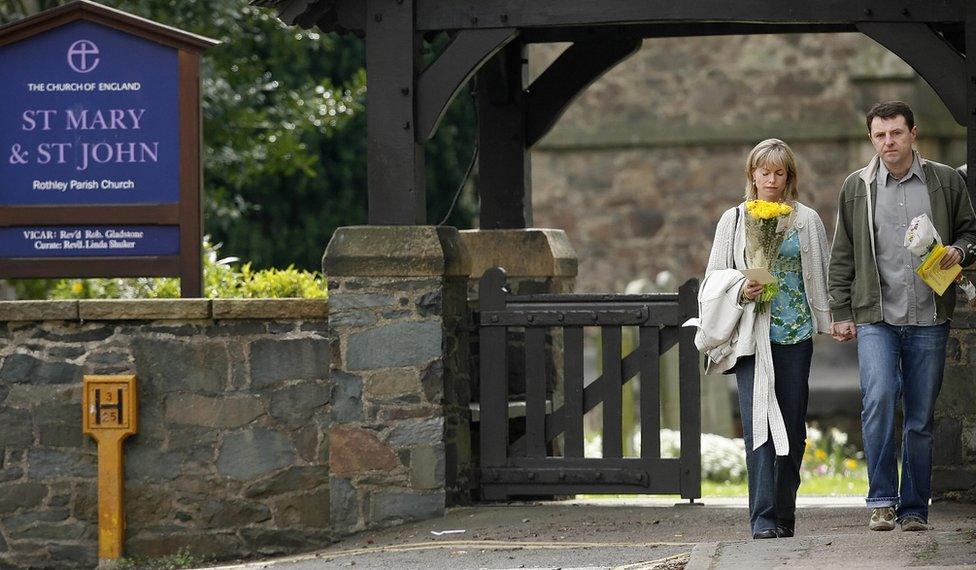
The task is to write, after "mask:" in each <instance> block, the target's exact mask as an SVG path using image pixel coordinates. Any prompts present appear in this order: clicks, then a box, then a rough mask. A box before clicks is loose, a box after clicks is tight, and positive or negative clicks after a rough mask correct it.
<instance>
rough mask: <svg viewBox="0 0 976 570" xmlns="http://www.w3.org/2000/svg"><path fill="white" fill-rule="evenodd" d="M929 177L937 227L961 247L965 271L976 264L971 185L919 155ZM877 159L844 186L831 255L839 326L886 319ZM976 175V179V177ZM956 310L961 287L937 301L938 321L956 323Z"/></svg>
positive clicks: (830, 278) (830, 277)
mask: <svg viewBox="0 0 976 570" xmlns="http://www.w3.org/2000/svg"><path fill="white" fill-rule="evenodd" d="M915 156H917V157H918V158H919V160H920V162H921V164H922V170H923V172H925V184H926V186H927V187H928V190H929V202H930V204H931V207H932V223H933V224H934V225H935V229H936V230H938V232H939V235H940V236H941V237H942V241H943V243H944V244H945V245H954V246H957V247H959V248H960V249H961V250H962V251H963V253H964V255H963V260H962V265H963V267H965V266H967V265H969V264H971V263H973V261H976V214H974V213H973V206H972V204H971V203H970V201H969V192H968V191H967V190H966V182H965V181H964V180H963V179H962V177H961V176H960V175H959V173H958V172H956V171H955V170H954V169H953V168H952V167H949V166H946V165H944V164H939V163H938V162H932V161H930V160H925V159H923V158H922V157H921V156H919V155H918V154H917V153H916V155H915ZM879 163H880V158H879V157H878V156H877V155H876V156H875V157H874V158H873V159H872V160H871V162H870V164H868V165H867V166H865V167H864V168H862V169H860V170H858V171H857V172H854V173H853V174H851V175H850V176H848V177H847V180H845V181H844V186H843V188H842V189H841V191H840V202H839V204H838V205H837V227H836V229H835V230H834V243H833V246H832V247H831V251H830V268H829V271H828V288H829V290H830V312H831V315H832V317H833V320H834V322H835V323H839V322H844V321H851V320H853V321H854V322H856V323H858V324H867V323H876V322H879V321H881V320H883V317H882V313H881V278H880V277H879V275H878V265H877V261H876V259H875V251H874V200H875V199H876V196H877V193H878V185H877V174H878V166H879ZM974 175H976V174H974ZM955 305H956V285H955V283H953V284H952V285H951V286H950V287H949V288H948V289H947V290H946V292H945V294H944V295H942V296H941V297H940V296H936V297H935V306H936V318H939V319H951V318H952V311H953V309H954V308H955Z"/></svg>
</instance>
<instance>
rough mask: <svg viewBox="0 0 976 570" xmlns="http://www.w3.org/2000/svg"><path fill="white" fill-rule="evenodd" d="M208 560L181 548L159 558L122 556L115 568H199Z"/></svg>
mask: <svg viewBox="0 0 976 570" xmlns="http://www.w3.org/2000/svg"><path fill="white" fill-rule="evenodd" d="M208 562H209V560H208V559H206V558H204V557H202V556H196V555H194V554H192V553H190V551H189V550H186V549H183V548H181V549H180V550H178V551H177V552H176V553H175V554H170V555H168V556H160V557H157V558H122V559H120V560H119V562H118V564H117V565H116V567H115V568H116V570H181V569H183V568H198V567H200V566H204V565H206V564H207V563H208Z"/></svg>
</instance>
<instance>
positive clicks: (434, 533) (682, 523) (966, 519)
mask: <svg viewBox="0 0 976 570" xmlns="http://www.w3.org/2000/svg"><path fill="white" fill-rule="evenodd" d="M704 503H705V504H704V505H700V506H688V505H687V504H682V503H678V506H675V505H676V503H675V499H673V498H665V499H662V498H636V499H627V500H605V499H595V500H582V501H558V502H541V503H501V504H497V503H496V504H486V505H478V506H471V507H457V508H453V509H450V510H449V512H448V513H447V514H446V515H445V516H444V517H442V518H438V519H432V520H427V521H422V522H416V523H410V524H406V525H401V526H397V527H391V528H386V529H380V530H373V531H369V532H363V533H359V534H356V535H352V536H349V537H346V538H344V539H342V540H340V541H338V542H336V543H334V544H331V545H328V546H325V547H324V548H323V549H322V550H319V551H316V552H311V553H308V554H305V555H301V556H291V557H287V558H278V559H268V560H260V561H248V562H242V563H240V564H236V565H230V566H224V567H222V568H225V569H234V570H245V569H246V570H256V569H265V568H266V569H273V570H313V569H315V570H317V569H322V568H355V569H357V570H358V569H361V568H369V569H372V568H377V569H383V570H387V569H393V570H408V569H415V568H416V569H422V570H464V569H469V568H470V569H477V568H491V569H509V568H560V569H562V570H570V569H574V570H578V569H584V568H585V569H590V568H615V569H621V570H623V569H630V570H635V569H643V570H652V569H653V570H681V569H685V570H692V569H695V570H698V569H703V568H707V569H724V568H748V569H760V568H790V569H792V568H817V569H818V570H825V569H828V568H868V567H871V568H877V567H886V568H902V567H914V568H917V567H939V568H945V567H950V568H951V567H966V568H974V567H976V533H974V529H976V505H968V504H955V503H937V504H935V505H933V507H932V512H931V517H930V519H931V520H930V522H932V523H933V529H932V530H930V531H927V532H918V533H907V532H902V531H900V530H895V531H892V532H871V531H868V530H867V518H868V514H869V511H868V510H867V509H866V508H865V507H864V500H863V499H862V498H801V499H800V500H799V502H798V512H797V529H796V530H797V538H793V539H776V540H759V541H757V540H749V537H750V534H749V523H748V509H747V506H746V502H745V499H744V498H733V499H705V500H704ZM445 531H448V532H445ZM450 531H454V532H450ZM457 531H463V532H457Z"/></svg>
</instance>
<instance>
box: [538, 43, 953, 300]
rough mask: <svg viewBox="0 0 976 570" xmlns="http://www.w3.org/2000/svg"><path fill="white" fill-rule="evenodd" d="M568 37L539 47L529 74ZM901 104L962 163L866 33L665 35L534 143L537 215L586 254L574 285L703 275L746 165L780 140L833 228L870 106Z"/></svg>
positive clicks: (932, 144) (937, 153) (925, 104)
mask: <svg viewBox="0 0 976 570" xmlns="http://www.w3.org/2000/svg"><path fill="white" fill-rule="evenodd" d="M563 48H564V46H562V45H552V44H549V45H538V46H533V47H532V50H531V52H530V72H531V74H532V75H533V76H534V75H536V74H538V73H540V71H541V70H542V69H544V65H546V64H547V63H548V62H549V61H551V60H552V59H554V58H555V57H556V56H557V55H558V53H559V52H560V51H561V49H563ZM888 99H903V100H905V101H908V102H909V103H910V104H911V105H912V106H913V108H914V109H915V111H916V120H917V123H918V125H919V136H920V139H919V146H920V149H921V151H922V152H923V154H925V155H926V156H928V157H929V158H931V159H934V160H937V161H940V162H945V163H949V164H953V165H958V164H961V163H962V162H963V161H964V160H965V141H966V138H965V130H964V129H962V128H961V127H960V126H958V125H956V124H955V123H954V122H953V121H952V119H951V118H950V117H949V115H948V112H947V111H946V109H945V107H944V105H943V104H942V103H941V101H939V99H938V98H937V97H936V96H935V94H934V93H933V92H932V90H931V88H929V87H928V85H927V84H925V82H924V81H922V80H921V79H920V78H919V77H918V76H917V75H916V74H915V73H914V72H913V71H912V69H911V68H910V67H909V66H908V65H907V64H905V63H904V62H903V61H901V60H900V59H899V58H898V57H897V56H895V55H894V54H892V53H890V52H888V51H887V50H885V49H884V48H883V47H881V46H879V45H878V44H875V43H874V42H873V41H872V40H870V39H869V38H867V37H865V36H863V35H860V34H778V35H755V36H727V37H698V38H657V39H648V40H645V41H644V44H643V47H642V48H641V49H640V50H639V51H638V52H637V53H636V54H634V55H633V56H632V57H630V58H628V59H627V60H625V61H624V62H622V63H621V64H620V65H618V66H616V67H614V68H613V69H612V70H610V71H609V72H608V73H607V74H606V75H605V76H603V77H602V78H601V79H600V80H598V81H597V82H595V83H594V84H593V85H592V86H590V87H589V88H588V89H587V90H586V91H585V92H583V93H582V94H581V95H580V97H579V99H577V100H576V101H575V102H574V103H573V104H572V105H571V106H570V108H569V109H568V110H567V112H566V114H565V115H564V116H563V117H562V118H561V119H560V120H559V122H558V123H557V124H556V126H555V127H554V129H553V131H552V132H551V133H550V134H549V135H548V136H547V137H546V138H545V139H543V140H542V141H541V142H540V143H539V144H538V145H536V147H534V148H533V150H532V183H533V186H532V197H533V206H534V210H533V213H534V220H535V223H536V224H539V225H540V226H541V227H547V228H560V229H562V230H565V232H566V234H567V236H568V238H569V241H570V242H571V243H572V244H573V246H574V247H575V248H576V251H577V252H578V253H579V277H578V278H577V291H578V292H583V293H609V292H618V293H619V292H623V290H624V287H625V286H626V285H627V283H629V282H630V281H632V280H634V279H638V278H646V279H650V280H652V281H653V280H654V279H655V277H656V276H657V275H658V273H660V272H662V271H668V272H670V273H671V274H672V275H673V281H674V282H675V283H683V282H684V281H685V280H687V279H689V278H692V277H701V273H702V271H703V270H704V267H705V262H706V259H707V256H708V251H709V247H710V246H711V242H712V237H713V235H714V230H715V223H716V221H717V220H718V218H719V216H720V215H721V214H722V212H723V211H724V210H725V209H726V208H728V207H730V206H732V205H733V204H735V203H737V202H738V201H739V200H741V198H742V194H743V190H744V187H745V176H744V173H743V163H744V161H745V157H746V154H747V153H748V152H749V149H751V148H752V147H753V145H755V144H756V143H757V142H759V141H761V140H763V139H765V138H769V137H778V138H781V139H783V140H785V141H786V142H787V143H789V144H790V146H792V147H793V149H794V150H795V151H796V153H797V157H798V160H799V170H800V199H801V201H803V202H804V203H806V204H807V205H808V206H810V207H812V208H814V209H816V210H817V211H818V212H819V213H820V215H821V217H822V218H823V221H824V224H825V225H826V226H827V232H828V235H829V234H831V233H832V232H833V226H834V217H835V215H836V214H835V212H836V204H835V203H836V200H837V193H838V192H839V190H840V186H841V184H842V183H843V181H844V179H845V178H846V177H847V175H848V174H849V173H850V172H851V171H853V170H855V169H857V168H860V167H861V166H863V165H864V164H866V163H867V161H868V159H869V158H870V156H871V155H872V152H873V151H872V148H871V145H870V143H869V141H868V139H867V136H866V132H865V127H864V122H863V121H864V119H863V112H864V111H866V110H867V108H868V107H869V106H870V105H871V104H872V103H873V102H875V101H879V100H888Z"/></svg>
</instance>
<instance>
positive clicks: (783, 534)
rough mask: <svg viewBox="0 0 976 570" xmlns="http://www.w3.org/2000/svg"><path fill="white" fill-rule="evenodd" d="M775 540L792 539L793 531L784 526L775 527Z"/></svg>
mask: <svg viewBox="0 0 976 570" xmlns="http://www.w3.org/2000/svg"><path fill="white" fill-rule="evenodd" d="M776 538H793V529H791V528H786V527H785V526H777V527H776Z"/></svg>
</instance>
